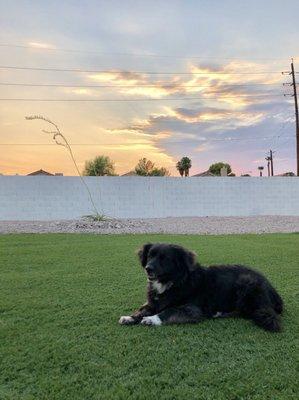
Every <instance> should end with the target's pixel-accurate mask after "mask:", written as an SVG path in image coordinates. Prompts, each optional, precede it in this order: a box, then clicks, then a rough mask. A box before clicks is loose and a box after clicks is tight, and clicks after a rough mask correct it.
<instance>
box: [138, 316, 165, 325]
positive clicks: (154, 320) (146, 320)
mask: <svg viewBox="0 0 299 400" xmlns="http://www.w3.org/2000/svg"><path fill="white" fill-rule="evenodd" d="M141 324H142V325H153V326H159V325H162V321H161V319H160V318H159V316H158V315H152V316H150V317H143V318H142V320H141Z"/></svg>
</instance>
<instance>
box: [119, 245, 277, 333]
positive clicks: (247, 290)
mask: <svg viewBox="0 0 299 400" xmlns="http://www.w3.org/2000/svg"><path fill="white" fill-rule="evenodd" d="M138 256H139V259H140V263H141V265H142V267H143V268H144V269H145V272H146V274H147V280H148V285H147V302H146V303H145V304H144V305H143V306H141V307H140V308H139V309H138V310H137V311H136V312H134V313H133V314H132V315H130V316H123V317H121V318H120V320H119V323H120V324H121V325H134V324H141V325H156V326H158V325H164V324H186V323H198V322H201V321H203V320H205V319H208V318H218V317H230V316H239V317H242V318H246V319H250V320H252V321H253V322H254V323H255V324H256V325H257V326H259V327H261V328H263V329H265V330H266V331H270V332H278V331H280V330H281V321H280V314H281V313H282V311H283V301H282V299H281V297H280V295H279V294H278V293H277V291H276V290H275V289H274V287H273V286H272V285H271V284H270V282H269V281H268V280H267V279H266V278H265V277H264V276H263V275H262V274H261V273H260V272H258V271H255V270H254V269H252V268H249V267H246V266H243V265H212V266H209V267H205V266H202V265H200V264H199V263H197V262H196V254H195V253H194V252H192V251H189V250H187V249H185V248H183V247H181V246H178V245H174V244H166V243H156V244H152V243H147V244H145V245H144V246H143V247H142V248H141V249H140V250H139V251H138Z"/></svg>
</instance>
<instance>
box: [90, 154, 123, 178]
mask: <svg viewBox="0 0 299 400" xmlns="http://www.w3.org/2000/svg"><path fill="white" fill-rule="evenodd" d="M83 175H87V176H105V175H107V176H115V175H116V173H115V169H114V163H113V161H112V160H111V159H110V158H109V157H107V156H103V155H101V156H97V157H95V158H94V159H93V160H89V161H86V162H85V169H84V171H83Z"/></svg>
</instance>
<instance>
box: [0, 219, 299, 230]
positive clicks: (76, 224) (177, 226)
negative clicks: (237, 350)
mask: <svg viewBox="0 0 299 400" xmlns="http://www.w3.org/2000/svg"><path fill="white" fill-rule="evenodd" d="M272 232H299V216H257V217H180V218H174V217H169V218H150V219H107V220H104V221H91V220H89V219H86V218H83V219H80V220H60V221H0V234H6V233H95V234H121V233H133V234H134V233H172V234H207V235H220V234H233V233H272Z"/></svg>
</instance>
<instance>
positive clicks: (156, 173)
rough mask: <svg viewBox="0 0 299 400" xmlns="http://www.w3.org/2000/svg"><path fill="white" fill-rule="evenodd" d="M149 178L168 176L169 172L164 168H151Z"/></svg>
mask: <svg viewBox="0 0 299 400" xmlns="http://www.w3.org/2000/svg"><path fill="white" fill-rule="evenodd" d="M150 176H170V172H169V171H168V170H167V169H166V168H164V167H161V168H157V167H155V168H153V170H152V173H151V175H150Z"/></svg>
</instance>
